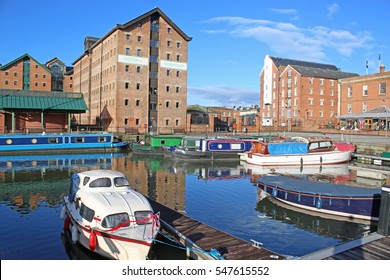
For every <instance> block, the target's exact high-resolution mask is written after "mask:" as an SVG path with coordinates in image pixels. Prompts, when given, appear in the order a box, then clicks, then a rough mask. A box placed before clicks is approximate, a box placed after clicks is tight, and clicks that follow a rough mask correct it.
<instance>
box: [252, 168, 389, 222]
mask: <svg viewBox="0 0 390 280" xmlns="http://www.w3.org/2000/svg"><path fill="white" fill-rule="evenodd" d="M257 186H258V187H259V188H260V189H262V190H264V191H265V192H267V193H268V194H269V195H271V196H272V197H274V198H275V199H277V200H279V201H282V202H284V203H286V204H290V205H293V206H295V207H298V208H302V209H306V210H311V211H315V212H320V213H325V214H332V215H336V216H344V217H347V218H350V219H365V220H373V221H377V220H378V217H379V208H380V201H381V190H380V189H376V188H363V187H353V186H348V185H342V184H328V183H323V182H316V181H311V180H305V179H298V178H293V177H289V176H281V175H264V176H262V177H260V178H258V179H257Z"/></svg>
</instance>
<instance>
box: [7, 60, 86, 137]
mask: <svg viewBox="0 0 390 280" xmlns="http://www.w3.org/2000/svg"><path fill="white" fill-rule="evenodd" d="M65 69H66V67H65V65H64V64H63V63H62V62H61V61H60V60H58V59H57V58H55V59H52V60H51V61H49V62H47V63H46V65H43V64H41V63H39V62H38V61H37V60H36V59H34V58H33V57H32V56H30V55H29V54H24V55H22V56H20V57H19V58H16V59H15V60H13V61H11V62H9V63H7V64H5V65H3V66H0V97H1V98H0V132H3V133H4V132H6V133H8V132H24V133H26V132H37V131H39V132H41V131H48V132H49V131H55V132H62V131H65V130H67V129H68V128H69V127H70V120H71V116H72V115H73V114H79V113H83V112H85V111H86V109H87V108H86V105H85V103H84V99H83V96H82V94H80V93H74V92H72V93H66V92H63V85H64V83H63V71H65ZM53 87H54V89H55V90H54V89H53Z"/></svg>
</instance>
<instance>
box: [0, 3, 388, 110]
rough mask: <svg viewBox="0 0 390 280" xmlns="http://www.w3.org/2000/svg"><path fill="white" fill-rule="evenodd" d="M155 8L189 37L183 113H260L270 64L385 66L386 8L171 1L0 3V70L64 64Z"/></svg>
mask: <svg viewBox="0 0 390 280" xmlns="http://www.w3.org/2000/svg"><path fill="white" fill-rule="evenodd" d="M155 7H159V8H160V9H161V10H162V11H163V12H164V13H165V14H166V15H167V16H168V17H169V18H170V19H171V20H172V21H174V22H175V23H176V24H177V25H178V26H179V27H180V28H181V29H182V30H183V31H184V32H185V33H186V34H187V35H188V36H190V37H192V41H191V42H190V43H189V63H188V105H192V104H199V105H205V106H227V107H232V106H234V105H236V106H240V105H241V106H247V105H254V104H259V100H260V97H259V88H260V81H259V74H260V71H261V68H262V66H263V60H264V57H265V56H266V55H267V54H269V55H271V56H276V57H283V58H291V59H299V60H307V61H315V62H323V63H330V64H334V65H336V66H337V67H339V68H341V70H342V71H345V72H353V73H358V74H360V75H364V74H365V73H366V61H368V73H375V72H377V71H378V68H379V54H380V62H381V64H384V65H385V66H386V67H387V68H388V67H390V36H389V35H390V34H389V31H388V29H387V28H385V26H386V25H387V23H386V22H387V21H388V13H389V11H390V0H373V1H369V2H367V1H349V0H348V1H347V0H344V1H309V0H301V1H283V0H281V1H262V0H241V1H226V0H224V1H222V0H215V1H214V0H211V1H203V0H197V1H191V0H184V1H172V0H165V1H163V0H138V1H132V0H121V1H118V0H111V1H102V0H94V1H82V0H79V1H74V0H68V1H63V0H57V1H49V0H35V1H31V0H19V1H16V0H0V26H1V29H0V35H1V41H2V43H1V44H0V63H1V64H3V65H4V64H6V63H8V62H10V61H12V60H13V59H15V58H17V57H19V56H21V55H23V54H25V53H28V54H30V55H31V56H32V57H34V58H35V59H37V60H38V61H39V62H41V63H45V62H46V61H48V60H50V59H52V58H54V57H58V58H59V59H61V60H62V61H63V62H64V63H65V64H67V65H69V66H71V65H72V63H73V62H74V61H75V60H76V59H77V58H78V57H79V56H80V55H81V54H82V52H83V47H84V46H83V42H84V38H85V36H96V37H101V36H103V35H105V34H106V33H108V32H109V31H110V30H111V29H112V28H113V27H115V25H116V24H123V23H126V22H128V21H130V20H132V19H134V18H136V17H137V16H139V15H142V14H144V13H146V12H148V11H150V10H151V9H153V8H155Z"/></svg>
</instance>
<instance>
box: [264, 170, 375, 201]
mask: <svg viewBox="0 0 390 280" xmlns="http://www.w3.org/2000/svg"><path fill="white" fill-rule="evenodd" d="M257 182H259V183H261V184H265V185H268V186H272V187H278V188H280V189H284V190H288V191H293V192H300V193H308V194H316V195H327V196H343V197H367V196H370V197H372V196H373V195H379V196H380V195H381V190H380V189H371V188H363V187H352V186H347V185H339V184H328V183H323V182H316V181H310V180H305V179H298V178H291V177H287V176H281V175H276V176H274V175H265V176H262V177H261V178H258V179H257Z"/></svg>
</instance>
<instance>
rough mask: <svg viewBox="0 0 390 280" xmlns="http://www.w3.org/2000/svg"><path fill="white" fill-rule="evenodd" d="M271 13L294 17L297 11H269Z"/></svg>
mask: <svg viewBox="0 0 390 280" xmlns="http://www.w3.org/2000/svg"><path fill="white" fill-rule="evenodd" d="M269 10H270V11H271V12H274V13H276V14H282V15H295V14H297V10H295V9H272V8H271V9H269Z"/></svg>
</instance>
